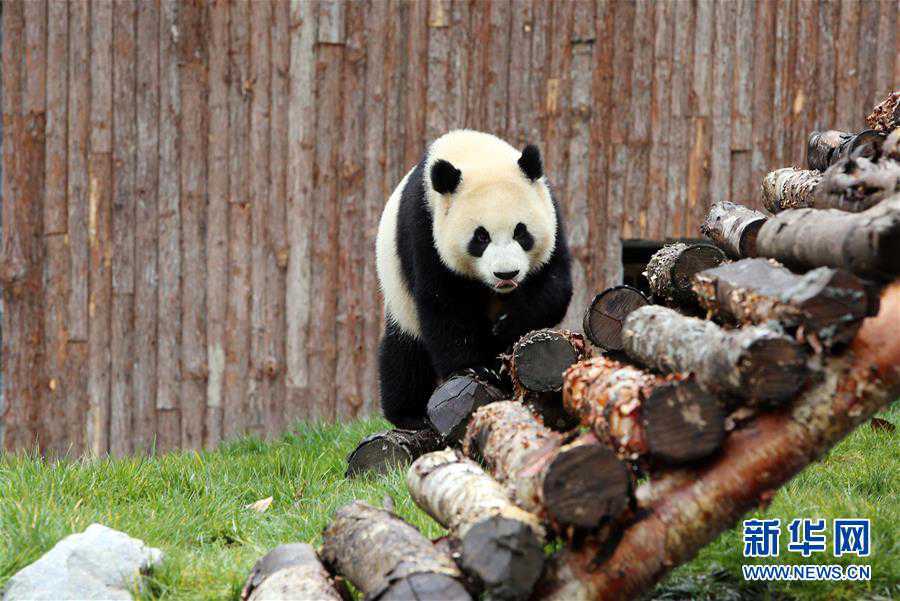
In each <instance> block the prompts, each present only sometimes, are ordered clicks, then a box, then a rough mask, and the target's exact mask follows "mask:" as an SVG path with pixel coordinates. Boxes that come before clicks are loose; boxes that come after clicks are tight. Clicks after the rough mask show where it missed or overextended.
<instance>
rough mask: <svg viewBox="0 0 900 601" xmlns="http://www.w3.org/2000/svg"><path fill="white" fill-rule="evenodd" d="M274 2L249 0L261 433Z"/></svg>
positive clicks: (255, 425)
mask: <svg viewBox="0 0 900 601" xmlns="http://www.w3.org/2000/svg"><path fill="white" fill-rule="evenodd" d="M271 6H272V5H271V3H270V2H251V3H250V75H249V77H250V79H249V84H248V85H249V87H250V89H249V92H250V93H251V98H250V156H251V157H253V158H252V160H251V161H249V173H248V177H249V179H250V195H249V200H250V220H251V227H250V230H251V242H250V243H251V250H250V283H251V290H252V293H251V302H250V361H251V364H250V365H251V368H250V379H249V380H248V386H249V387H248V392H247V400H248V402H249V404H250V407H249V409H250V415H249V418H250V423H249V426H250V428H251V431H253V432H255V433H257V434H262V433H263V431H264V428H265V423H266V407H265V404H266V402H267V400H268V396H269V380H268V379H267V378H265V377H264V375H263V373H264V370H265V362H266V348H265V341H266V322H265V316H266V315H265V310H266V293H267V290H266V226H267V224H268V221H267V219H266V208H267V205H268V203H269V88H270V78H269V21H270V17H271V11H270V9H271Z"/></svg>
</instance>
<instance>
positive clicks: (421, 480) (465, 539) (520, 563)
mask: <svg viewBox="0 0 900 601" xmlns="http://www.w3.org/2000/svg"><path fill="white" fill-rule="evenodd" d="M406 484H407V487H408V488H409V492H410V495H411V496H412V498H413V500H414V501H415V502H416V504H417V505H418V506H419V507H421V508H422V509H423V510H424V511H425V513H427V514H428V515H430V516H431V517H433V518H434V519H435V520H436V521H437V522H438V523H439V524H441V525H442V526H444V527H446V528H447V529H448V530H449V531H450V535H451V536H452V537H453V538H455V539H456V540H457V541H458V544H456V545H455V548H456V553H457V554H458V558H457V563H458V564H459V565H460V567H461V568H462V569H463V571H465V572H466V573H467V574H469V575H470V576H472V577H473V578H474V579H475V581H476V582H478V583H479V584H480V586H481V587H482V588H483V589H484V590H485V591H486V592H487V594H488V596H489V597H490V598H492V599H525V598H527V597H528V596H529V595H530V594H531V590H532V587H533V586H534V584H535V582H537V579H538V578H539V577H540V574H541V571H542V569H543V566H544V550H543V542H544V535H545V533H544V529H543V527H542V526H541V524H540V521H539V520H538V518H537V516H535V515H534V514H532V513H528V512H527V511H525V510H523V509H520V508H519V507H517V506H516V505H514V504H513V503H512V501H510V499H509V496H508V495H507V494H506V492H505V491H504V490H503V487H502V486H501V485H500V484H499V483H498V482H497V481H496V480H494V479H493V478H491V477H490V476H489V475H487V474H486V473H485V472H484V470H482V469H481V467H480V466H479V465H478V464H477V463H475V462H474V461H472V460H471V459H467V458H466V457H464V456H463V455H462V454H461V453H460V452H459V451H456V450H453V449H445V450H443V451H435V452H433V453H428V454H427V455H423V456H422V457H419V458H418V459H417V460H416V461H415V462H414V463H413V464H412V465H411V466H410V468H409V471H408V472H407V475H406Z"/></svg>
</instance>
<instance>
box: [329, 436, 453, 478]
mask: <svg viewBox="0 0 900 601" xmlns="http://www.w3.org/2000/svg"><path fill="white" fill-rule="evenodd" d="M441 445H442V440H441V436H440V435H439V434H438V433H437V432H435V431H433V430H429V429H424V430H386V431H384V432H378V433H376V434H372V435H371V436H367V437H366V438H364V439H363V440H362V441H361V442H360V443H359V444H358V445H356V448H355V449H353V451H351V452H350V455H349V456H348V457H347V473H346V474H345V475H346V476H347V477H348V478H352V477H355V476H359V475H361V474H365V473H373V474H386V473H388V472H390V471H391V470H393V469H394V468H396V467H398V466H405V465H409V464H410V463H412V462H413V461H414V460H415V459H416V458H417V457H419V456H420V455H423V454H425V453H429V452H431V451H435V450H437V449H439V448H440V447H441Z"/></svg>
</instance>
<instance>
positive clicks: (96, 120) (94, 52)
mask: <svg viewBox="0 0 900 601" xmlns="http://www.w3.org/2000/svg"><path fill="white" fill-rule="evenodd" d="M111 150H112V4H111V3H104V2H95V3H92V4H91V153H90V158H89V161H88V178H89V183H88V203H89V204H88V243H89V247H90V281H89V292H88V318H89V325H88V401H89V406H88V416H87V429H86V433H85V437H86V440H87V446H88V452H89V453H90V454H92V455H94V456H100V455H103V454H106V453H107V452H108V451H109V410H110V399H109V393H110V348H109V345H110V325H111V308H112V273H111V270H110V255H111V247H112V244H111V237H112V227H111V226H112V223H111V217H112V215H111V209H112V207H111V204H112V162H111V160H112V157H111Z"/></svg>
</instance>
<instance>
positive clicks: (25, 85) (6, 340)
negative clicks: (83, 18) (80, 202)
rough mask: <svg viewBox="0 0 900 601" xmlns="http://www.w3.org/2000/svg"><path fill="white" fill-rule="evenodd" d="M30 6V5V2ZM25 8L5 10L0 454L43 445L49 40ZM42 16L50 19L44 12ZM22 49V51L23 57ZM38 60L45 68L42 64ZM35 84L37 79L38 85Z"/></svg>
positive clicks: (15, 6)
mask: <svg viewBox="0 0 900 601" xmlns="http://www.w3.org/2000/svg"><path fill="white" fill-rule="evenodd" d="M26 4H27V3H26ZM34 8H35V7H33V6H24V5H23V3H22V2H11V3H6V4H4V8H3V23H2V25H3V133H4V146H5V148H4V152H3V161H4V164H3V207H2V212H3V215H2V217H3V218H2V223H3V245H2V260H0V282H2V290H3V370H4V376H5V377H4V380H3V398H4V402H5V406H4V407H0V408H2V413H0V421H3V422H4V426H5V432H4V433H3V437H2V440H0V449H2V448H4V447H5V448H6V449H8V450H14V449H26V448H28V449H30V448H33V447H34V445H35V444H40V442H41V440H39V437H40V435H41V432H40V426H39V424H38V423H37V420H38V416H39V410H40V401H41V398H42V394H41V393H42V391H43V387H44V386H46V382H45V381H43V364H42V363H43V362H42V357H41V352H40V349H41V345H40V341H41V340H43V320H42V304H43V303H42V300H43V290H42V283H43V278H42V275H43V274H42V264H43V244H42V242H41V234H42V233H43V223H42V222H43V195H44V177H43V170H44V125H45V124H44V109H45V102H46V97H45V94H44V78H45V76H46V71H45V69H44V66H45V64H46V61H45V60H43V58H44V57H45V56H46V37H45V35H44V32H45V30H44V29H43V25H44V23H42V22H37V19H36V17H35V12H39V13H40V11H42V10H44V8H38V10H37V11H35V10H34ZM43 14H44V15H45V14H46V13H43ZM22 48H25V52H24V53H23V52H22ZM38 61H40V63H38ZM35 80H36V81H35Z"/></svg>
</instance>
